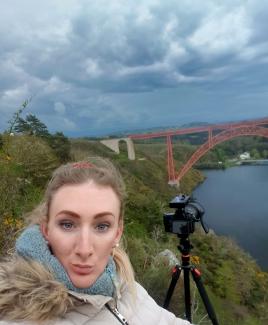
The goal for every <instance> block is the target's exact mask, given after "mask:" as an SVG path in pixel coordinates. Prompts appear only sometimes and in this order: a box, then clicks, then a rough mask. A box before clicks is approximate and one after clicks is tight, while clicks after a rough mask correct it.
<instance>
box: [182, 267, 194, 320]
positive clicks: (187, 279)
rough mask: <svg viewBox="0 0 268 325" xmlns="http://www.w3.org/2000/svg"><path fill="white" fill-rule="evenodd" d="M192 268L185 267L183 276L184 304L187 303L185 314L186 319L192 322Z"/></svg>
mask: <svg viewBox="0 0 268 325" xmlns="http://www.w3.org/2000/svg"><path fill="white" fill-rule="evenodd" d="M189 274H190V268H189V267H184V268H183V277H184V304H185V316H186V319H187V320H188V321H189V322H190V323H191V322H192V312H191V305H192V304H191V292H190V276H189Z"/></svg>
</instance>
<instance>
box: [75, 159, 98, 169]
mask: <svg viewBox="0 0 268 325" xmlns="http://www.w3.org/2000/svg"><path fill="white" fill-rule="evenodd" d="M72 167H73V168H81V169H86V168H92V167H94V165H93V164H91V163H90V162H87V161H84V162H78V163H74V164H73V165H72Z"/></svg>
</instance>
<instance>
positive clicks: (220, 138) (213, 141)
mask: <svg viewBox="0 0 268 325" xmlns="http://www.w3.org/2000/svg"><path fill="white" fill-rule="evenodd" d="M250 135H251V136H261V137H265V138H268V128H264V127H261V126H256V125H255V126H254V125H253V126H250V125H248V126H241V127H236V128H230V129H227V130H224V131H222V132H220V133H218V134H217V135H215V136H211V137H209V139H208V141H207V142H205V143H204V144H203V145H201V146H200V147H199V148H198V149H197V150H196V151H195V152H194V153H193V154H192V156H191V157H190V159H189V160H188V161H187V163H186V164H185V165H184V166H183V167H182V168H181V169H180V170H179V172H178V173H176V180H177V181H180V180H181V179H182V177H183V176H184V175H185V174H186V173H187V172H188V171H189V169H191V168H192V166H193V165H194V164H195V163H196V162H197V161H198V160H199V159H200V158H201V157H202V156H204V155H205V154H206V153H207V152H208V151H209V150H211V149H212V148H213V147H215V146H216V145H217V144H220V143H222V142H225V141H228V140H230V139H232V138H236V137H239V136H250Z"/></svg>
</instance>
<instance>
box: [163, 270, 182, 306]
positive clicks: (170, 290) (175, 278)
mask: <svg viewBox="0 0 268 325" xmlns="http://www.w3.org/2000/svg"><path fill="white" fill-rule="evenodd" d="M180 274H181V267H180V266H179V265H176V266H175V267H174V268H173V270H172V279H171V282H170V285H169V288H168V291H167V294H166V298H165V301H164V304H163V307H164V308H165V309H168V306H169V302H170V299H171V297H172V294H173V291H174V289H175V286H176V284H177V281H178V279H179V277H180Z"/></svg>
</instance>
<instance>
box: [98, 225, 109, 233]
mask: <svg viewBox="0 0 268 325" xmlns="http://www.w3.org/2000/svg"><path fill="white" fill-rule="evenodd" d="M109 227H110V225H109V224H107V223H101V224H99V225H97V230H98V231H99V232H104V231H106V230H108V229H109Z"/></svg>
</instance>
